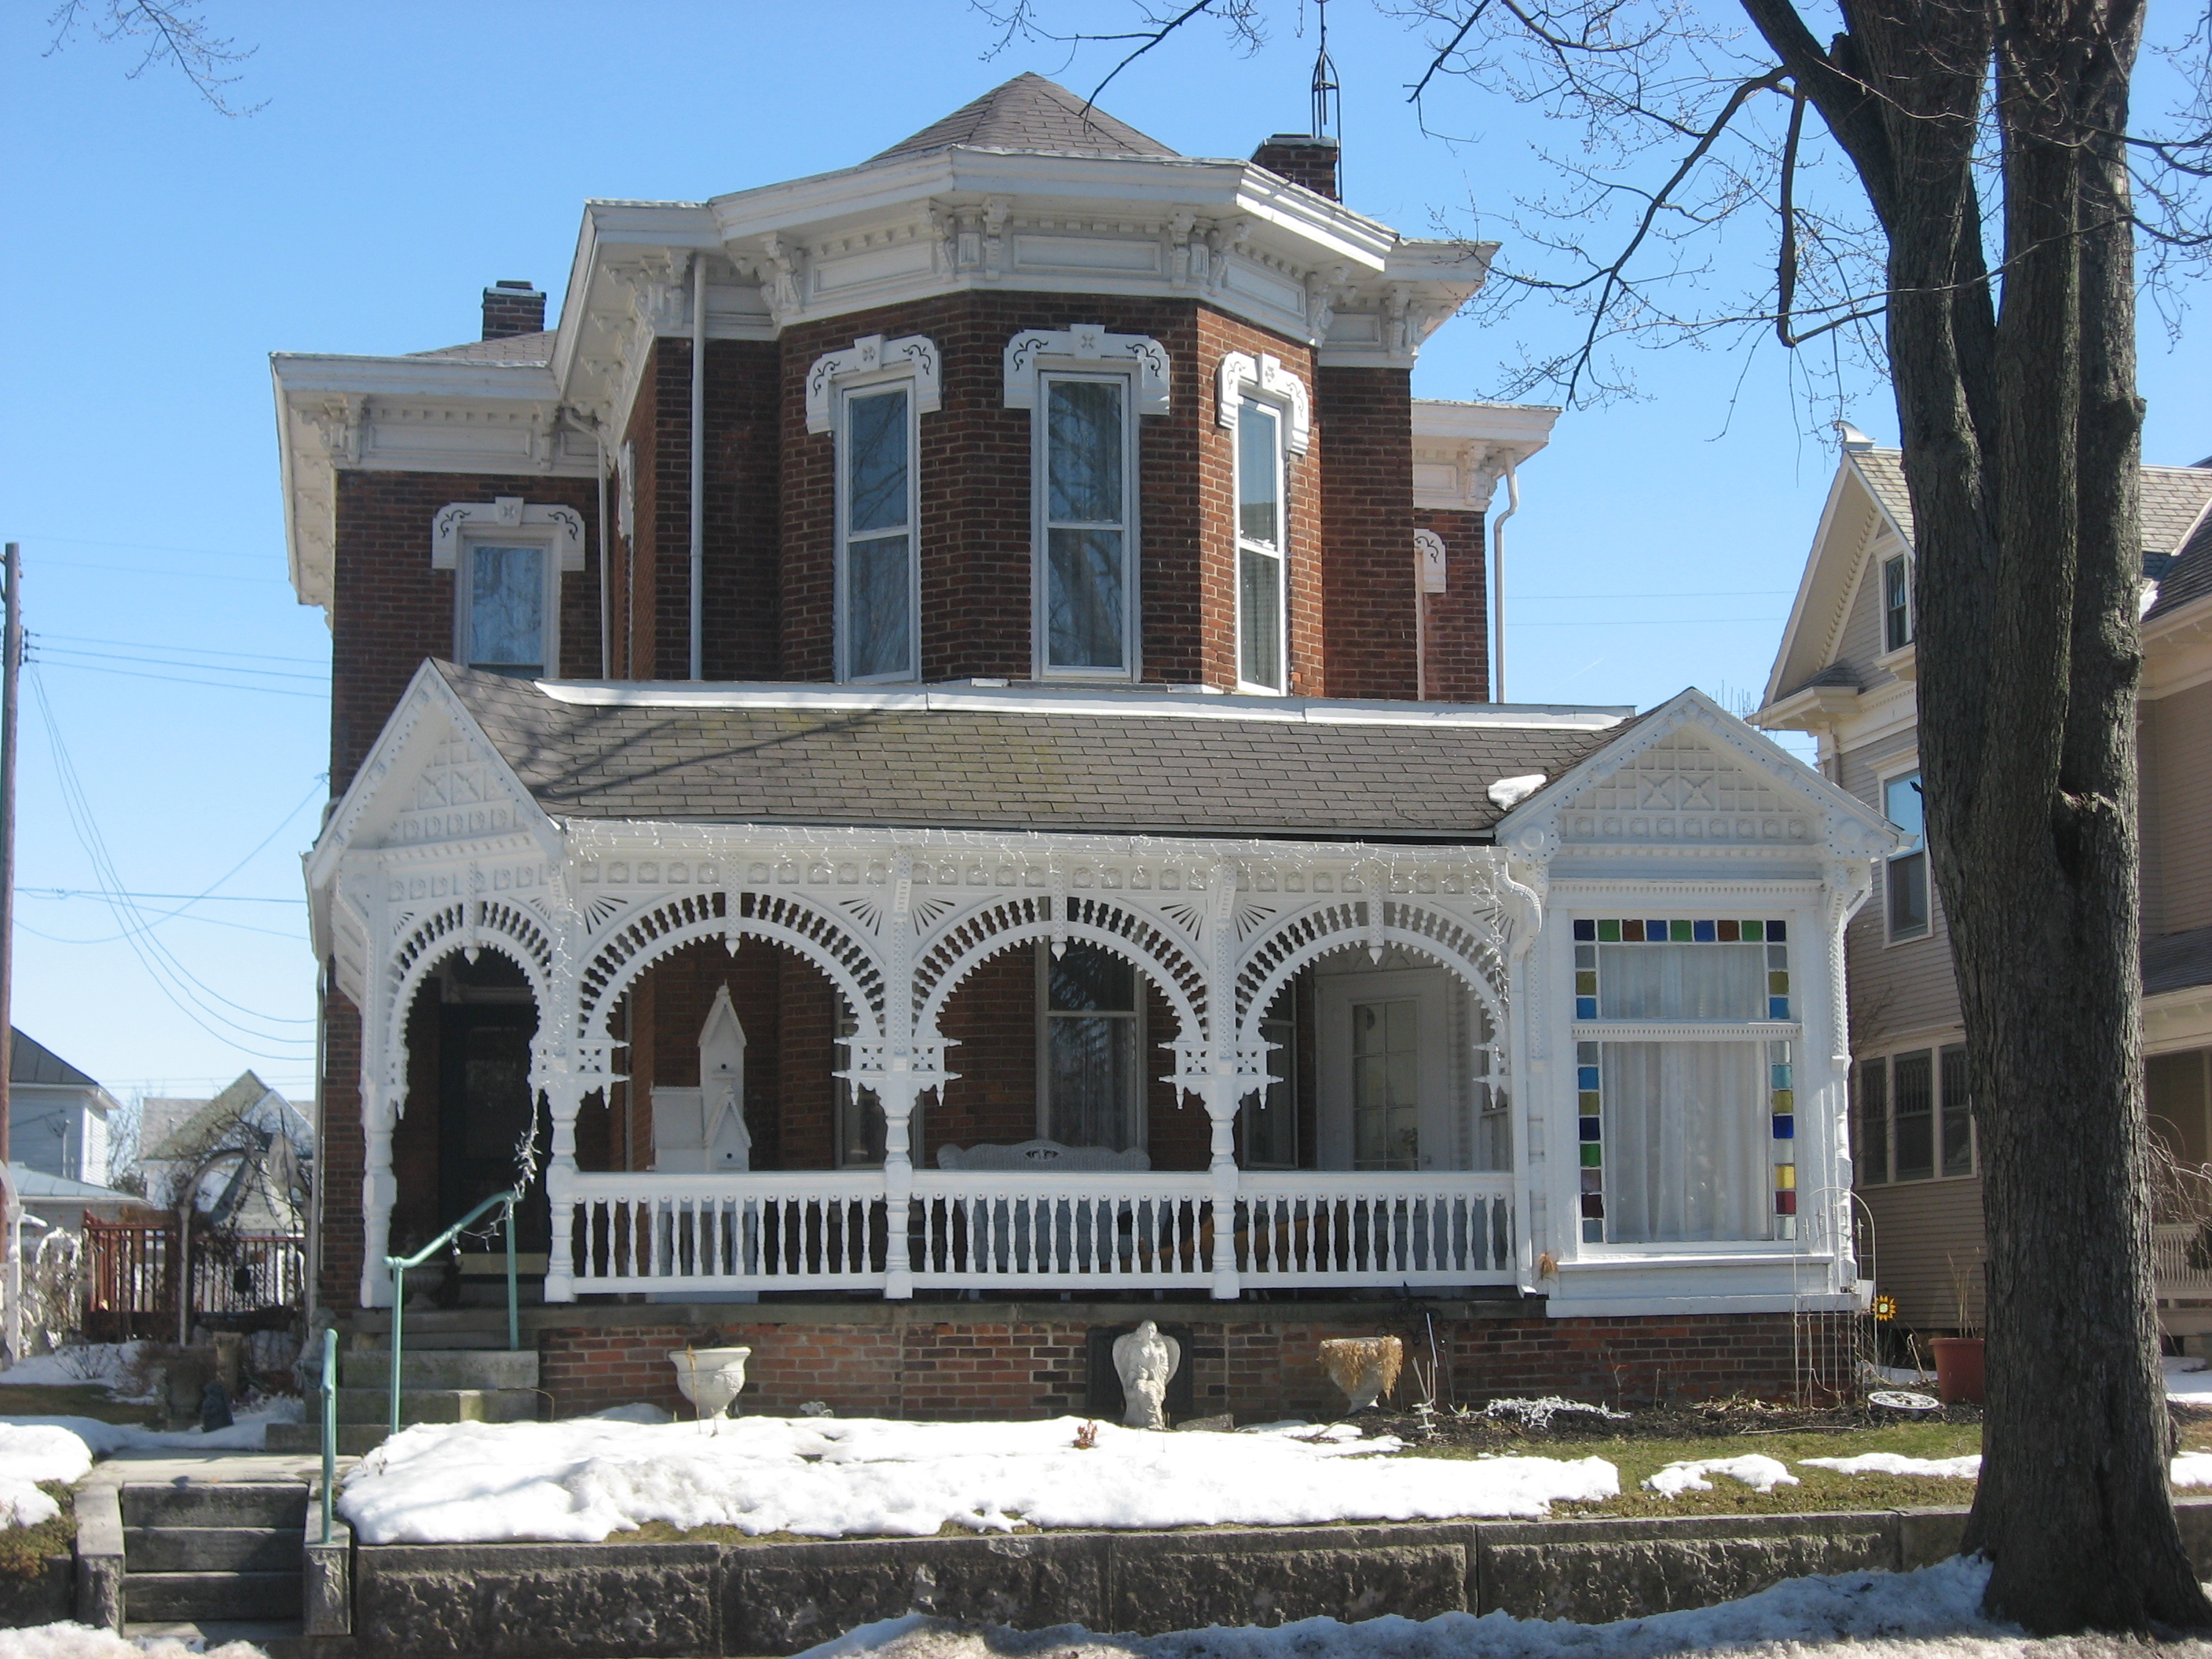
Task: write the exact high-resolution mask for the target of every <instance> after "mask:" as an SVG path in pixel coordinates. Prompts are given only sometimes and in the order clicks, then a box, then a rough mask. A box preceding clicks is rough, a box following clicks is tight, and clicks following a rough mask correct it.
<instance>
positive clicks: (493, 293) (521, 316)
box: [483, 283, 545, 340]
mask: <svg viewBox="0 0 2212 1659" xmlns="http://www.w3.org/2000/svg"><path fill="white" fill-rule="evenodd" d="M544 331H545V296H544V295H542V294H540V293H539V292H538V289H537V287H536V286H535V285H534V284H533V283H493V284H492V285H491V286H490V287H489V288H488V289H485V290H484V291H483V337H484V338H485V339H487V340H504V339H506V338H507V336H509V335H510V334H542V333H544Z"/></svg>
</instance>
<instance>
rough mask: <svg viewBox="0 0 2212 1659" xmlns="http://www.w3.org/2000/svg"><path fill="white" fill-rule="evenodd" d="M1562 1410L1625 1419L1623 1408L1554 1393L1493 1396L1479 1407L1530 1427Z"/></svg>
mask: <svg viewBox="0 0 2212 1659" xmlns="http://www.w3.org/2000/svg"><path fill="white" fill-rule="evenodd" d="M1565 1412H1581V1413H1585V1414H1586V1415H1589V1416H1591V1417H1602V1418H1606V1419H1611V1420H1613V1421H1616V1422H1626V1420H1627V1419H1628V1413H1626V1412H1616V1411H1611V1410H1608V1409H1607V1407H1603V1406H1592V1405H1589V1404H1588V1403H1586V1402H1585V1401H1580V1400H1562V1399H1561V1398H1560V1397H1559V1395H1555V1394H1547V1395H1544V1396H1543V1397H1542V1398H1541V1399H1540V1400H1493V1401H1491V1402H1490V1403H1489V1404H1488V1405H1487V1406H1485V1407H1483V1408H1482V1414H1483V1415H1484V1416H1485V1417H1503V1418H1510V1419H1511V1420H1512V1421H1514V1422H1516V1423H1519V1424H1521V1425H1523V1426H1525V1427H1528V1428H1531V1429H1541V1428H1547V1427H1549V1426H1550V1425H1551V1421H1552V1419H1553V1418H1555V1417H1557V1416H1559V1415H1560V1414H1561V1413H1565Z"/></svg>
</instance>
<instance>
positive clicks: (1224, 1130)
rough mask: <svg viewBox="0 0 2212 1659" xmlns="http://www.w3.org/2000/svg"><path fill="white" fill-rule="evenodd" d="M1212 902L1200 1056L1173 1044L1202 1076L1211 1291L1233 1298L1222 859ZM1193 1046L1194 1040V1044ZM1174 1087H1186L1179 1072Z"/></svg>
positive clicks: (1231, 927)
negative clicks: (1207, 1125)
mask: <svg viewBox="0 0 2212 1659" xmlns="http://www.w3.org/2000/svg"><path fill="white" fill-rule="evenodd" d="M1208 897H1209V899H1210V900H1211V901H1212V902H1210V903H1208V904H1207V906H1206V1008H1205V1011H1204V1012H1205V1018H1206V1030H1205V1032H1204V1048H1203V1053H1202V1059H1201V1058H1200V1055H1195V1054H1191V1053H1190V1051H1189V1050H1188V1049H1186V1048H1184V1047H1183V1045H1182V1044H1181V1043H1178V1044H1176V1048H1177V1050H1178V1059H1179V1060H1180V1061H1181V1064H1180V1065H1179V1066H1178V1067H1177V1070H1178V1072H1179V1073H1181V1072H1183V1071H1187V1070H1188V1069H1189V1068H1190V1062H1191V1060H1194V1059H1200V1063H1201V1064H1202V1065H1203V1066H1204V1070H1205V1076H1204V1079H1203V1080H1202V1082H1201V1083H1200V1090H1199V1097H1200V1099H1201V1100H1203V1101H1204V1102H1205V1103H1206V1116H1207V1118H1208V1119H1209V1120H1211V1121H1212V1129H1213V1135H1212V1159H1211V1162H1210V1163H1209V1164H1208V1169H1209V1170H1210V1172H1211V1173H1212V1176H1213V1262H1212V1268H1213V1272H1212V1281H1213V1282H1212V1295H1213V1299H1214V1300H1215V1301H1217V1302H1234V1301H1235V1300H1237V1297H1239V1296H1240V1295H1242V1294H1243V1285H1242V1283H1241V1282H1240V1280H1239V1279H1238V1275H1237V1200H1238V1198H1239V1195H1240V1188H1241V1187H1242V1184H1243V1171H1242V1170H1239V1169H1238V1168H1237V1106H1238V1104H1239V1103H1241V1101H1242V1099H1243V1093H1242V1090H1243V1068H1242V1067H1241V1066H1240V1065H1239V1063H1238V1062H1239V1060H1241V1059H1242V1058H1243V1055H1242V1054H1241V1052H1240V1051H1239V1049H1238V1048H1237V866H1235V865H1234V864H1232V863H1231V862H1230V861H1229V860H1227V859H1223V860H1220V861H1219V862H1218V863H1216V864H1215V865H1214V866H1213V873H1212V892H1211V893H1210V894H1209V895H1208ZM1194 1046H1195V1045H1194ZM1176 1086H1177V1087H1178V1088H1183V1087H1188V1084H1187V1083H1186V1082H1185V1081H1184V1080H1183V1079H1182V1077H1181V1076H1180V1075H1179V1076H1178V1077H1177V1079H1176Z"/></svg>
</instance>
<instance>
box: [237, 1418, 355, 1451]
mask: <svg viewBox="0 0 2212 1659" xmlns="http://www.w3.org/2000/svg"><path fill="white" fill-rule="evenodd" d="M385 1437H386V1429H385V1426H384V1423H383V1420H382V1419H378V1420H377V1421H376V1422H374V1423H341V1424H339V1425H338V1444H337V1455H339V1456H340V1457H366V1456H367V1455H368V1454H369V1453H371V1452H373V1451H374V1450H375V1449H377V1448H378V1447H379V1446H380V1445H382V1444H383V1443H384V1442H385ZM263 1449H264V1450H266V1451H272V1452H307V1453H319V1452H321V1450H322V1449H323V1425H322V1424H321V1423H320V1421H317V1422H313V1423H271V1424H270V1425H269V1430H268V1439H267V1443H266V1444H265V1445H264V1448H263Z"/></svg>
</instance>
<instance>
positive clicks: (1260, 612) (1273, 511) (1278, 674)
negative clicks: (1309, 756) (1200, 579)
mask: <svg viewBox="0 0 2212 1659" xmlns="http://www.w3.org/2000/svg"><path fill="white" fill-rule="evenodd" d="M1283 497H1284V490H1283V416H1282V412H1281V410H1279V409H1277V408H1276V407H1275V406H1273V404H1264V403H1261V401H1259V400H1258V399H1257V398H1245V399H1244V400H1243V407H1242V408H1241V409H1239V410H1237V683H1238V684H1239V685H1240V686H1241V687H1243V689H1245V690H1253V691H1280V690H1284V678H1283V611H1284V604H1283V600H1284V582H1283V572H1284V546H1285V535H1284V526H1285V521H1286V520H1287V518H1288V514H1287V513H1285V511H1284V510H1283V509H1284V500H1283Z"/></svg>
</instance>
